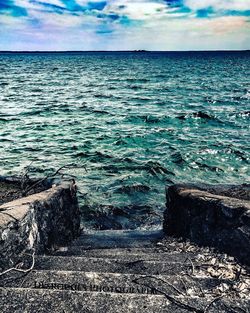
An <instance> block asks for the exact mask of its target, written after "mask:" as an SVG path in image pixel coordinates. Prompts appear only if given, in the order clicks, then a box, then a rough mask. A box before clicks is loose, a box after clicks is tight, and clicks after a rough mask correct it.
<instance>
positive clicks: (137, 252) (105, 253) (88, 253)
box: [51, 246, 197, 262]
mask: <svg viewBox="0 0 250 313" xmlns="http://www.w3.org/2000/svg"><path fill="white" fill-rule="evenodd" d="M51 255H57V256H82V257H90V258H91V257H94V258H109V259H122V260H127V261H137V260H149V261H150V260H162V261H166V262H176V261H178V262H185V261H186V260H187V259H188V258H190V259H192V260H195V258H196V256H197V255H196V254H195V253H184V252H183V253H176V252H160V251H159V250H157V249H151V248H144V249H143V248H141V249H140V248H134V249H133V248H130V249H129V248H124V249H119V248H117V249H90V250H88V249H85V248H84V247H81V246H69V247H61V248H60V249H58V250H57V251H55V252H53V253H51Z"/></svg>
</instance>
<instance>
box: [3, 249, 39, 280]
mask: <svg viewBox="0 0 250 313" xmlns="http://www.w3.org/2000/svg"><path fill="white" fill-rule="evenodd" d="M34 265H35V251H34V252H33V254H32V264H31V267H30V268H28V269H21V268H18V267H11V268H9V269H7V270H6V271H3V272H2V273H0V276H2V275H5V274H7V273H9V272H11V271H16V272H20V273H29V272H30V271H31V270H33V268H34Z"/></svg>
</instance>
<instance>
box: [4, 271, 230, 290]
mask: <svg viewBox="0 0 250 313" xmlns="http://www.w3.org/2000/svg"><path fill="white" fill-rule="evenodd" d="M12 278H13V279H9V280H8V281H6V283H5V285H4V286H5V287H22V288H30V289H31V288H35V289H58V290H73V291H82V292H86V291H93V292H94V291H96V292H115V293H136V294H161V292H162V291H163V292H165V293H167V294H169V295H175V296H179V295H187V294H189V295H193V296H194V295H196V296H198V295H200V296H203V295H204V293H205V294H209V293H210V290H212V289H214V288H215V287H219V286H220V285H221V284H222V283H224V282H225V281H223V280H218V279H213V278H206V279H203V278H199V279H197V278H191V277H189V276H187V275H186V276H181V277H180V276H174V275H172V276H167V275H155V276H154V275H152V276H147V275H138V274H118V273H97V272H77V271H48V270H41V271H39V270H35V271H32V272H30V273H29V274H28V275H27V276H24V275H21V274H16V275H15V276H12ZM201 290H202V293H201Z"/></svg>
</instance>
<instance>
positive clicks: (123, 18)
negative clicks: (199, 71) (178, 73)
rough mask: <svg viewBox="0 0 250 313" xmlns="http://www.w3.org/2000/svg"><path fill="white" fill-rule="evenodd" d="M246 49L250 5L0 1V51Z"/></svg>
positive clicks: (194, 0)
mask: <svg viewBox="0 0 250 313" xmlns="http://www.w3.org/2000/svg"><path fill="white" fill-rule="evenodd" d="M135 49H147V50H214V49H216V50H217V49H250V0H134V1H132V0H124V1H122V0H121V1H120V0H118V1H116V0H106V1H104V0H94V1H86V0H38V1H37V0H0V50H135Z"/></svg>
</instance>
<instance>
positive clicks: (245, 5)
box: [184, 0, 250, 11]
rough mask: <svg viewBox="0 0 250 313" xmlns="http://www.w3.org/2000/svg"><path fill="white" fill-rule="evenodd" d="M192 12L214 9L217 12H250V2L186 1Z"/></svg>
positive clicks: (233, 0)
mask: <svg viewBox="0 0 250 313" xmlns="http://www.w3.org/2000/svg"><path fill="white" fill-rule="evenodd" d="M184 4H185V5H186V6H187V7H189V8H191V9H192V10H199V9H206V8H209V7H210V8H214V9H215V10H235V11H247V10H250V0H184Z"/></svg>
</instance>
